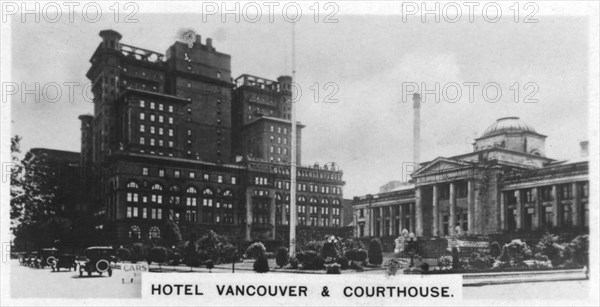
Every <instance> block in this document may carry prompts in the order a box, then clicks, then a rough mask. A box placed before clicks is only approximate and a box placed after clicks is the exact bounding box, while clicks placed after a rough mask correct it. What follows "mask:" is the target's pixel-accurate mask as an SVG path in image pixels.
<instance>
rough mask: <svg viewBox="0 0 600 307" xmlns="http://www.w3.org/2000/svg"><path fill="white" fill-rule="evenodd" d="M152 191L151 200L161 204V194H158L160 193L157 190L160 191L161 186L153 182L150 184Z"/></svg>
mask: <svg viewBox="0 0 600 307" xmlns="http://www.w3.org/2000/svg"><path fill="white" fill-rule="evenodd" d="M152 191H153V192H152V195H151V200H152V202H154V203H157V204H162V195H161V194H159V193H160V192H159V191H162V186H161V185H160V184H158V183H155V184H154V185H153V186H152Z"/></svg>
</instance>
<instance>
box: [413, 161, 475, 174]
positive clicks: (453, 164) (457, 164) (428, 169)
mask: <svg viewBox="0 0 600 307" xmlns="http://www.w3.org/2000/svg"><path fill="white" fill-rule="evenodd" d="M469 165H471V164H470V163H468V162H465V161H459V160H453V159H448V158H444V157H438V158H436V159H434V160H433V161H431V162H429V163H427V164H426V165H425V166H422V167H421V168H419V169H418V170H417V171H416V172H414V173H413V174H412V175H411V176H412V177H415V176H424V175H428V174H432V173H439V172H440V171H448V170H451V169H458V168H462V167H465V166H469Z"/></svg>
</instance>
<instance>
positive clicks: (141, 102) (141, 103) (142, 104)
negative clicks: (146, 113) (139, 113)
mask: <svg viewBox="0 0 600 307" xmlns="http://www.w3.org/2000/svg"><path fill="white" fill-rule="evenodd" d="M145 106H146V102H145V101H143V100H140V107H141V108H143V107H145Z"/></svg>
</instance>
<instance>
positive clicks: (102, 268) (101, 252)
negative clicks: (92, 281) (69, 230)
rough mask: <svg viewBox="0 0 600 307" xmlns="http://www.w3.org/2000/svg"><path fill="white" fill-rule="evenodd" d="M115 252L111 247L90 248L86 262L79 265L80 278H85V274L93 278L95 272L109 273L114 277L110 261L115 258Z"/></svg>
mask: <svg viewBox="0 0 600 307" xmlns="http://www.w3.org/2000/svg"><path fill="white" fill-rule="evenodd" d="M114 253H115V252H114V250H113V248H112V247H110V246H92V247H88V248H87V249H86V250H85V252H84V255H85V258H86V259H85V261H84V262H83V263H80V264H79V276H83V272H84V271H85V272H87V275H88V276H92V273H93V272H96V273H99V274H100V276H102V274H103V273H105V272H106V273H108V276H112V268H111V267H110V261H111V259H112V258H113V256H114Z"/></svg>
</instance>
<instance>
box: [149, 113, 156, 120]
mask: <svg viewBox="0 0 600 307" xmlns="http://www.w3.org/2000/svg"><path fill="white" fill-rule="evenodd" d="M154 120H155V117H154V114H150V121H151V122H153V121H154Z"/></svg>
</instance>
